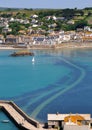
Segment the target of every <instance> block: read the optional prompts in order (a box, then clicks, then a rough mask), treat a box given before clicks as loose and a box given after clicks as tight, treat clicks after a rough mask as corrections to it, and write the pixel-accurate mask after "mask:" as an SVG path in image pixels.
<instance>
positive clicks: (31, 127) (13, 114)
mask: <svg viewBox="0 0 92 130" xmlns="http://www.w3.org/2000/svg"><path fill="white" fill-rule="evenodd" d="M0 107H1V108H2V110H3V111H4V112H5V113H6V114H8V116H9V117H10V118H11V119H12V120H13V121H14V122H15V124H16V125H17V126H18V127H19V128H21V129H23V130H39V129H40V130H41V129H42V128H41V126H40V124H39V122H37V121H36V120H34V119H32V118H30V117H28V116H27V115H26V114H25V113H24V112H23V111H22V110H21V109H20V108H19V107H18V106H17V105H16V104H15V103H14V102H12V101H0Z"/></svg>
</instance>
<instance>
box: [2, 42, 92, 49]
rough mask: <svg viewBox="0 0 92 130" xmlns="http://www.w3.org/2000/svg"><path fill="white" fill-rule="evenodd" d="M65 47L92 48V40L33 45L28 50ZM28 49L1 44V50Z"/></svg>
mask: <svg viewBox="0 0 92 130" xmlns="http://www.w3.org/2000/svg"><path fill="white" fill-rule="evenodd" d="M63 48H72V49H73V48H74V49H75V48H92V42H87V43H61V44H58V45H57V44H56V45H32V46H31V47H30V48H28V50H47V49H51V50H52V49H55V50H57V49H63ZM21 49H27V48H26V47H25V48H24V47H14V46H6V45H5V46H4V45H0V50H21Z"/></svg>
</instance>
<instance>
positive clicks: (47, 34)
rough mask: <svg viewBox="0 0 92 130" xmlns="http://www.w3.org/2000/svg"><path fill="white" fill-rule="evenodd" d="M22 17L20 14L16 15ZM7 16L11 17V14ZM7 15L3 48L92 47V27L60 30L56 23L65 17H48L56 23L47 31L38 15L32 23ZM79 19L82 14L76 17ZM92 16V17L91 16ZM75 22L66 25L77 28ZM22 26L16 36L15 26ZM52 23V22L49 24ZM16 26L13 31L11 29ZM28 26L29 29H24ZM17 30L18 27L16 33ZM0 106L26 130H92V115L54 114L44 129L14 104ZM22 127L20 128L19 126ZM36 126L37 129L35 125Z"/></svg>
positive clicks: (0, 26)
mask: <svg viewBox="0 0 92 130" xmlns="http://www.w3.org/2000/svg"><path fill="white" fill-rule="evenodd" d="M20 14H21V13H19V12H18V14H17V15H20ZM7 15H11V13H8V14H7ZM7 15H6V16H5V14H2V13H1V15H0V47H1V48H3V47H12V48H29V49H30V48H31V49H48V48H52V49H55V48H62V47H90V46H91V47H92V26H88V25H85V24H84V25H83V26H82V27H81V26H78V27H77V28H76V30H72V29H70V30H63V29H60V30H58V29H57V26H58V25H57V21H58V20H59V22H60V21H61V22H62V21H66V18H65V17H58V16H56V15H53V16H52V15H47V16H45V19H46V20H47V21H51V20H52V21H53V23H52V22H51V23H50V24H48V25H47V26H48V29H47V30H45V29H44V28H43V29H42V28H40V27H42V26H43V25H44V22H43V21H41V19H43V17H42V18H41V19H40V20H39V17H40V16H39V15H37V14H36V13H34V14H32V15H30V19H31V20H30V19H29V18H26V19H22V18H16V17H12V15H11V16H9V17H7ZM77 15H79V16H80V14H77ZM85 15H87V16H88V15H91V16H92V13H90V12H89V14H85ZM74 22H75V21H74V20H72V19H67V22H66V23H67V25H68V26H71V25H74ZM15 23H17V24H21V26H22V27H21V28H20V29H18V30H17V32H15V34H14V30H13V29H14V28H13V27H14V24H15ZM48 23H49V22H48ZM12 25H13V27H12ZM90 25H92V24H90ZM24 26H26V29H25V28H24ZM17 27H18V26H15V28H16V29H17ZM0 106H1V107H3V109H4V111H5V112H8V114H10V116H11V117H12V118H13V120H15V122H17V125H18V126H20V125H21V127H20V128H22V129H24V130H44V129H48V130H52V129H54V130H92V118H91V114H78V113H76V114H72V113H69V114H61V113H59V112H57V113H55V114H49V113H48V115H47V122H46V123H45V124H44V126H42V125H39V124H40V123H38V122H37V121H35V120H33V119H29V118H28V117H27V116H26V115H25V114H24V113H23V112H22V111H21V110H20V109H19V108H18V107H17V106H16V104H14V103H11V102H5V101H0ZM19 121H20V122H19ZM20 123H21V124H20ZM30 124H31V125H32V126H31V125H30ZM34 124H35V125H34Z"/></svg>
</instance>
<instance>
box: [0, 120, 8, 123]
mask: <svg viewBox="0 0 92 130" xmlns="http://www.w3.org/2000/svg"><path fill="white" fill-rule="evenodd" d="M1 122H2V123H8V122H9V120H2V121H1Z"/></svg>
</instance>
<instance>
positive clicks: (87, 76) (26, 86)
mask: <svg viewBox="0 0 92 130" xmlns="http://www.w3.org/2000/svg"><path fill="white" fill-rule="evenodd" d="M12 52H13V51H11V50H7V51H5V50H1V51H0V99H6V100H13V101H14V102H15V103H16V104H17V105H18V106H19V107H21V109H22V110H24V111H25V112H26V113H27V114H28V115H29V116H31V117H33V118H35V119H37V120H38V121H42V122H45V121H46V120H47V114H48V113H56V112H60V113H70V112H71V113H91V114H92V103H91V99H92V82H91V81H92V76H91V75H92V49H64V50H56V51H55V50H44V51H42V50H35V51H34V53H35V56H34V58H35V63H34V64H33V63H32V57H10V56H9V55H10V54H11V53H12ZM3 116H5V115H3V114H1V117H3ZM2 125H3V124H2V123H1V124H0V128H1V126H2ZM12 125H13V124H12V122H11V124H9V126H10V127H11V128H9V129H7V130H11V129H12ZM14 129H15V130H17V128H16V127H14ZM2 130H5V128H4V129H3V128H2Z"/></svg>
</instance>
